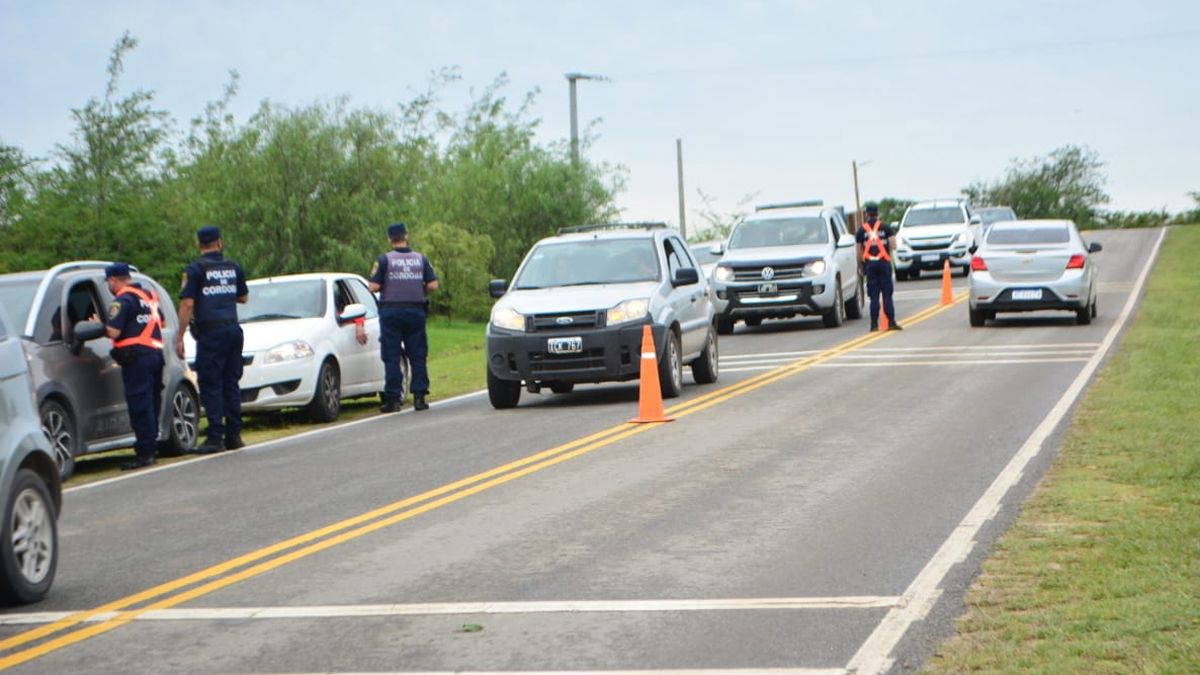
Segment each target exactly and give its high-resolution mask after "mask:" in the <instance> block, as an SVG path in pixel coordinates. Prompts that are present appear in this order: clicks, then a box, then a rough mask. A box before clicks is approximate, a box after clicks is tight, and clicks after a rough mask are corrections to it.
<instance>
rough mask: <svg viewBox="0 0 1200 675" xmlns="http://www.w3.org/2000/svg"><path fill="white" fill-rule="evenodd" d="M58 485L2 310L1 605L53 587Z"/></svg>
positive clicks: (17, 342)
mask: <svg viewBox="0 0 1200 675" xmlns="http://www.w3.org/2000/svg"><path fill="white" fill-rule="evenodd" d="M61 485H62V484H61V482H60V481H59V477H58V467H56V466H55V465H54V457H53V456H52V455H51V454H50V444H49V442H48V441H47V440H46V437H45V435H44V434H42V429H41V424H40V422H39V420H38V411H37V406H36V405H35V403H34V400H33V384H32V383H31V381H30V379H29V365H28V364H27V363H26V361H25V351H24V350H23V349H22V348H21V338H20V335H19V333H18V330H17V328H16V327H15V326H14V325H13V324H12V321H11V319H9V318H8V316H7V315H6V314H5V312H4V310H3V308H0V508H3V509H4V511H3V522H2V523H0V602H3V603H5V604H11V603H25V602H36V601H37V600H40V599H42V597H43V596H45V595H46V593H47V592H49V590H50V585H51V584H52V583H54V572H55V570H56V568H57V566H58V529H57V520H58V513H59V511H60V510H61V508H62V487H61Z"/></svg>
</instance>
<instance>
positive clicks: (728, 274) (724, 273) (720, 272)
mask: <svg viewBox="0 0 1200 675" xmlns="http://www.w3.org/2000/svg"><path fill="white" fill-rule="evenodd" d="M713 278H714V279H716V280H717V281H733V268H732V267H727V266H725V265H717V269H716V270H714V271H713Z"/></svg>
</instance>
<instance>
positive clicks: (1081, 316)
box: [1075, 305, 1092, 326]
mask: <svg viewBox="0 0 1200 675" xmlns="http://www.w3.org/2000/svg"><path fill="white" fill-rule="evenodd" d="M1091 322H1092V306H1091V305H1088V306H1086V307H1083V308H1081V309H1077V310H1075V323H1077V324H1079V325H1080V326H1086V325H1088V324H1089V323H1091Z"/></svg>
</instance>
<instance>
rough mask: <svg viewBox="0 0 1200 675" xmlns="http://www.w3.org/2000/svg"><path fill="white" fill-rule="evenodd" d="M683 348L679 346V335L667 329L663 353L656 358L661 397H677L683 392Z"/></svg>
mask: <svg viewBox="0 0 1200 675" xmlns="http://www.w3.org/2000/svg"><path fill="white" fill-rule="evenodd" d="M682 351H683V350H682V349H681V348H680V346H679V336H678V335H676V334H675V331H673V330H668V331H667V344H666V345H665V346H664V348H663V355H662V357H661V358H660V359H659V360H658V383H659V385H660V386H661V388H662V395H663V398H677V397H678V396H679V395H680V394H682V393H683V356H682V354H681V352H682Z"/></svg>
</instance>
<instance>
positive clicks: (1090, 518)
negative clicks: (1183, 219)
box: [926, 227, 1200, 673]
mask: <svg viewBox="0 0 1200 675" xmlns="http://www.w3.org/2000/svg"><path fill="white" fill-rule="evenodd" d="M1197 259H1200V227H1184V228H1179V227H1177V228H1173V229H1172V230H1171V231H1170V232H1169V233H1168V235H1167V239H1166V242H1165V243H1164V245H1163V249H1162V252H1161V257H1160V258H1159V262H1158V265H1157V268H1156V270H1155V271H1154V273H1153V275H1152V277H1151V279H1150V282H1149V287H1148V290H1147V293H1146V297H1145V299H1144V301H1143V302H1142V305H1141V307H1140V309H1139V312H1138V315H1137V319H1136V321H1135V322H1134V323H1133V325H1132V327H1131V328H1130V329H1129V331H1128V333H1127V334H1126V336H1125V338H1124V340H1123V343H1122V345H1121V347H1120V349H1119V351H1118V352H1117V353H1116V355H1115V356H1114V357H1113V358H1112V360H1111V361H1110V363H1109V364H1108V365H1107V366H1106V368H1105V369H1104V371H1103V372H1102V373H1101V374H1100V376H1099V377H1098V378H1097V380H1096V381H1095V382H1094V383H1093V384H1092V386H1091V387H1090V388H1089V391H1088V393H1087V396H1086V397H1085V399H1084V401H1083V403H1082V404H1081V405H1080V407H1079V409H1078V411H1077V413H1076V414H1075V417H1074V419H1073V420H1072V422H1071V427H1070V429H1069V430H1068V432H1067V435H1066V438H1065V440H1064V443H1063V448H1062V451H1061V453H1060V455H1059V456H1058V457H1057V458H1056V459H1055V462H1054V464H1053V466H1052V467H1051V468H1050V470H1049V471H1048V472H1047V474H1046V476H1045V477H1044V478H1043V479H1042V481H1041V483H1040V484H1039V485H1038V487H1037V489H1036V490H1035V491H1034V494H1033V495H1032V496H1031V497H1030V499H1029V500H1028V501H1027V503H1026V504H1025V506H1024V507H1023V510H1022V513H1021V515H1020V516H1019V518H1018V519H1017V522H1016V523H1015V524H1014V525H1013V527H1012V528H1011V529H1010V530H1009V531H1008V532H1006V533H1005V534H1004V535H1003V536H1001V537H1000V539H999V540H998V541H997V543H996V546H995V550H994V552H993V554H992V557H991V558H990V559H989V560H987V561H985V562H984V563H983V568H982V571H981V573H980V576H979V578H978V579H977V580H976V582H975V583H974V585H973V586H972V587H971V588H970V590H969V591H968V593H967V598H966V603H967V612H966V614H965V615H964V616H963V617H962V618H961V619H960V620H959V623H958V634H957V635H956V636H955V637H953V638H951V639H950V640H948V641H947V642H946V643H945V644H943V645H942V646H941V648H940V649H939V650H938V651H937V653H936V654H935V656H934V657H933V658H932V659H931V660H930V663H929V664H928V665H927V668H926V669H927V671H928V672H933V673H961V672H967V671H981V672H998V673H1005V672H1011V673H1018V672H1019V673H1027V672H1038V673H1083V672H1087V673H1092V672H1121V673H1125V672H1150V673H1195V672H1200V412H1198V411H1200V328H1198V327H1200V274H1197V273H1196V262H1195V261H1196V260H1197Z"/></svg>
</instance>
